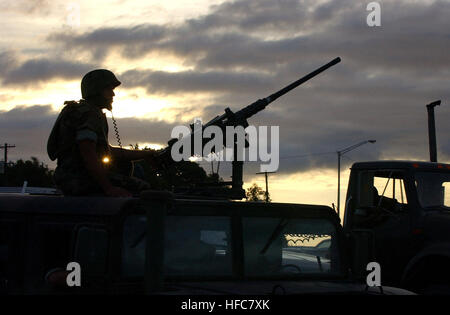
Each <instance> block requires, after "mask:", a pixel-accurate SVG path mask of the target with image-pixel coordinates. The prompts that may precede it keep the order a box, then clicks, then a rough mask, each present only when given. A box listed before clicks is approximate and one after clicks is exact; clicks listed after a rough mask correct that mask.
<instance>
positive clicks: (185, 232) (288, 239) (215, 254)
mask: <svg viewBox="0 0 450 315" xmlns="http://www.w3.org/2000/svg"><path fill="white" fill-rule="evenodd" d="M213 211H214V209H211V212H212V213H213ZM146 221H147V219H146V216H145V215H131V216H129V217H127V218H126V219H125V221H124V226H123V245H122V247H123V248H122V268H121V269H122V276H124V277H141V276H143V275H144V269H145V267H144V266H145V254H146V252H145V251H146V237H145V233H146V232H145V229H146V227H147V222H146ZM236 222H237V223H236ZM336 234H337V233H336V227H335V226H334V225H333V224H332V223H331V222H329V220H327V219H320V218H317V219H316V218H315V219H305V218H299V217H291V218H284V217H276V216H275V217H255V216H239V221H238V220H236V217H232V216H231V215H230V216H226V215H223V216H214V215H211V216H207V215H202V216H200V215H168V216H167V217H166V221H165V240H164V275H165V277H169V278H170V277H177V276H183V277H192V278H195V279H205V278H218V277H220V278H227V277H233V276H235V275H236V274H237V273H239V272H237V271H236V268H241V269H243V270H241V274H242V273H243V274H244V276H248V277H252V278H258V277H264V278H265V277H271V276H276V277H283V278H285V277H287V278H289V277H292V278H294V277H298V276H299V275H301V276H304V275H313V274H320V275H322V276H323V275H327V274H332V273H336V274H337V273H339V271H338V270H339V261H340V259H341V257H339V250H338V246H337V239H336V238H337V237H336ZM236 261H240V262H237V263H236ZM236 266H241V267H236Z"/></svg>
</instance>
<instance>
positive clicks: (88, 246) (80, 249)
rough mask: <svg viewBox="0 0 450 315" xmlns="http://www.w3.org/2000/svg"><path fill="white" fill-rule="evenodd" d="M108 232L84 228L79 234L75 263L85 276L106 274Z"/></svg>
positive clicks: (75, 250)
mask: <svg viewBox="0 0 450 315" xmlns="http://www.w3.org/2000/svg"><path fill="white" fill-rule="evenodd" d="M107 256H108V232H107V231H106V230H104V229H99V228H92V227H87V226H83V227H81V228H80V229H79V230H78V232H77V238H76V243H75V249H74V261H75V262H77V263H79V264H80V267H81V271H82V272H83V273H84V274H95V275H100V274H104V273H105V272H106V259H107Z"/></svg>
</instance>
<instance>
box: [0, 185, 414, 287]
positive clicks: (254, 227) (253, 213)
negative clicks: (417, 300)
mask: <svg viewBox="0 0 450 315" xmlns="http://www.w3.org/2000/svg"><path fill="white" fill-rule="evenodd" d="M0 204H1V210H0V267H1V268H0V282H1V284H0V287H1V290H2V292H3V293H6V294H47V293H52V294H53V293H67V294H77V293H82V294H97V293H101V294H143V293H149V294H164V295H183V294H202V295H206V294H231V295H235V294H245V295H248V294H251V295H260V294H382V293H384V294H393V293H395V294H408V293H410V292H408V291H404V290H399V289H395V288H387V287H383V288H382V289H381V290H380V288H367V286H366V285H365V284H364V283H360V282H355V281H353V280H350V277H349V264H348V260H347V258H346V255H345V249H346V243H345V237H344V234H343V229H342V227H341V226H340V223H339V219H338V216H337V215H336V213H335V211H334V210H333V209H331V208H330V207H327V206H318V205H300V204H282V203H252V202H236V201H224V200H222V201H219V200H196V199H191V200H189V199H177V198H174V197H173V195H172V194H171V193H168V192H158V191H146V192H143V193H142V194H141V195H140V196H139V197H134V198H108V197H100V196H92V197H67V196H48V195H47V196H42V195H23V194H4V195H1V196H0ZM73 262H75V263H77V264H78V265H79V267H80V269H79V271H80V273H79V276H80V283H79V286H78V285H74V286H72V287H70V286H68V285H63V286H55V285H54V284H51V283H49V281H47V280H48V274H49V272H50V273H51V272H52V270H58V269H55V268H60V269H59V270H66V266H68V265H69V263H73ZM67 283H68V282H67Z"/></svg>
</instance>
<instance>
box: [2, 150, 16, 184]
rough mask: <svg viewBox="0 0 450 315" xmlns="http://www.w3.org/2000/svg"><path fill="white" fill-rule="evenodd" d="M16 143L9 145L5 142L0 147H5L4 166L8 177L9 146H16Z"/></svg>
mask: <svg viewBox="0 0 450 315" xmlns="http://www.w3.org/2000/svg"><path fill="white" fill-rule="evenodd" d="M15 147H16V146H15V145H9V144H7V143H5V145H3V146H1V147H0V149H5V158H4V161H5V162H4V166H3V174H4V176H5V178H6V169H7V167H8V148H15Z"/></svg>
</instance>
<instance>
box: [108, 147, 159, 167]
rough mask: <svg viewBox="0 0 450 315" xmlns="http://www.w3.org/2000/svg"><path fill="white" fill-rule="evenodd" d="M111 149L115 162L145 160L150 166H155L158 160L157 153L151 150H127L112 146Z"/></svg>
mask: <svg viewBox="0 0 450 315" xmlns="http://www.w3.org/2000/svg"><path fill="white" fill-rule="evenodd" d="M110 149H111V154H112V156H113V159H114V160H125V161H136V160H145V161H147V162H149V163H150V164H153V162H155V161H156V159H157V157H156V154H155V152H154V151H151V150H127V149H122V148H117V147H113V146H110Z"/></svg>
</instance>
